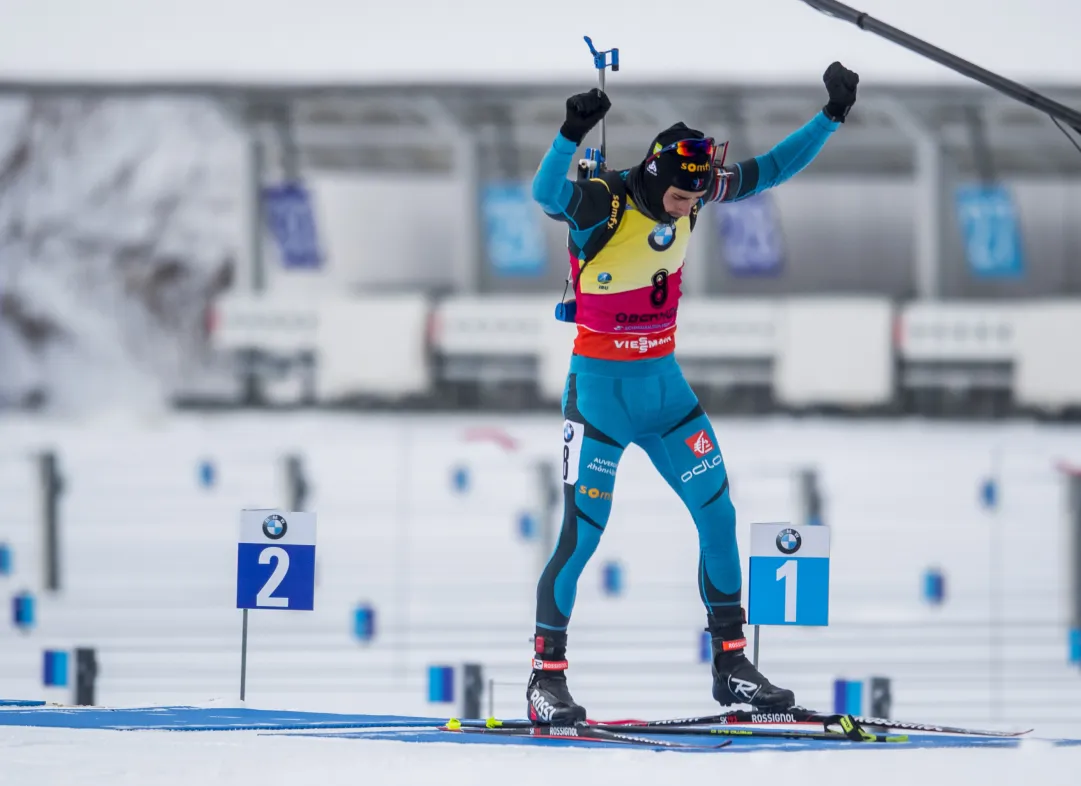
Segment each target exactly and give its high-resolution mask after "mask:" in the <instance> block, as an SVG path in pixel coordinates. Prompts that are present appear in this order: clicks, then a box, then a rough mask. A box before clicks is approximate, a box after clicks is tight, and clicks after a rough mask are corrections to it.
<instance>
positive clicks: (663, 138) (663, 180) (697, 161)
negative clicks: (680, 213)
mask: <svg viewBox="0 0 1081 786" xmlns="http://www.w3.org/2000/svg"><path fill="white" fill-rule="evenodd" d="M704 138H705V134H703V133H702V132H701V131H696V130H695V129H693V128H688V127H687V126H686V125H685V124H684V123H682V122H680V123H676V124H675V125H672V126H670V127H668V128H666V129H665V130H664V131H661V133H659V134H657V137H656V138H655V139H654V140H653V144H651V145H650V146H649V152H648V153H647V154H646V159H648V158H649V157H650V156H652V155H653V154H654V153H655V152H656V151H658V150H661V149H662V148H664V147H667V146H668V145H671V144H673V143H675V142H678V141H680V140H681V139H704ZM642 174H643V177H644V180H645V183H646V189H647V190H648V191H650V192H654V190H655V189H659V191H658V193H659V194H660V195H663V194H664V192H665V191H667V190H668V187H669V186H675V187H676V188H680V189H683V190H684V191H705V190H706V189H707V188H709V185H710V183H712V182H713V166H712V157H711V156H709V155H706V154H704V153H703V154H702V155H700V156H694V157H687V156H681V155H678V154H677V153H676V151H674V150H669V151H667V152H664V153H661V154H660V155H659V156H657V157H656V158H654V159H653V160H652V161H649V163H647V164H646V166H645V171H644V172H643V173H642ZM658 201H659V200H658Z"/></svg>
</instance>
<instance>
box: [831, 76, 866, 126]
mask: <svg viewBox="0 0 1081 786" xmlns="http://www.w3.org/2000/svg"><path fill="white" fill-rule="evenodd" d="M822 82H823V83H824V84H825V85H826V91H827V92H828V93H829V96H830V100H829V103H828V104H826V106H824V107H823V111H824V112H825V113H826V115H827V116H828V117H829V118H830V119H831V120H837V121H839V122H841V123H843V122H844V121H845V118H846V117H848V111H849V110H850V109H851V108H852V105H853V104H855V103H856V86H857V85H858V84H859V83H860V75H859V74H857V73H856V72H855V71H850V70H848V69H847V68H845V67H844V66H843V65H841V64H840V63H836V62H835V63H833V64H831V65H830V67H829V68H827V69H826V73H824V74H823V75H822Z"/></svg>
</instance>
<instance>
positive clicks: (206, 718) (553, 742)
mask: <svg viewBox="0 0 1081 786" xmlns="http://www.w3.org/2000/svg"><path fill="white" fill-rule="evenodd" d="M446 720H447V718H446V717H443V716H440V717H431V718H426V717H417V716H410V715H348V714H341V713H329V712H290V711H288V710H262V709H248V708H242V707H220V708H205V707H189V706H167V707H132V708H113V709H110V708H101V707H42V706H34V707H24V708H7V707H5V708H3V709H0V726H38V727H52V728H69V729H111V730H119V731H138V730H160V731H241V730H258V731H263V732H273V733H275V734H285V733H287V732H289V735H288V736H304V737H324V738H335V739H348V740H393V741H397V742H443V743H450V744H473V743H476V744H481V745H493V744H494V745H535V746H537V745H539V746H557V747H566V746H577V747H586V748H591V747H606V748H611V747H612V743H605V742H598V741H592V740H573V739H533V738H530V737H525V736H498V735H485V734H453V733H450V732H443V731H438V730H436V729H433V728H423V727H418V724H432V725H435V724H441V723H445V722H446ZM395 727H397V728H395ZM336 730H337V731H336ZM347 730H352V731H347ZM634 733H635V734H636V735H638V736H645V734H643V732H642V731H641V730H634ZM656 739H659V740H664V739H669V740H673V741H679V742H686V743H693V744H699V745H704V746H706V745H716V744H717V743H718V742H720V741H722V740H725V739H731V740H732V744H731V745H729V746H726V747H724V748H718V749H715V750H716V751H717V752H721V753H724V752H739V751H744V752H746V751H752V750H755V751H761V750H783V751H799V750H826V749H832V748H844V749H851V750H866V749H867V745H864V744H858V743H848V742H841V741H838V742H832V741H820V740H798V739H773V738H761V737H760V738H747V737H718V736H709V735H686V736H685V735H679V736H677V737H673V736H670V735H658V736H657V737H656ZM1022 739H1024V738H1021V739H1018V738H1013V739H1011V738H997V737H955V736H948V735H934V734H910V735H909V740H908V742H904V743H880V744H877V745H875V747H877V748H881V749H883V750H905V749H907V750H911V749H913V748H957V747H967V748H972V747H979V748H1012V747H1016V746H1018V745H1019V744H1020V743H1021V741H1022ZM1027 739H1033V738H1027ZM1050 742H1052V743H1053V744H1055V745H1063V746H1066V745H1069V746H1081V740H1050ZM868 745H870V743H868ZM640 750H642V749H641V748H640ZM644 750H649V748H645V749H644ZM654 750H666V749H665V748H663V747H660V746H658V747H657V748H655V749H654ZM678 752H695V753H698V752H712V751H709V750H708V749H705V748H702V749H698V750H693V749H692V750H690V751H678Z"/></svg>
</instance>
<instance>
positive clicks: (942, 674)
mask: <svg viewBox="0 0 1081 786" xmlns="http://www.w3.org/2000/svg"><path fill="white" fill-rule="evenodd" d="M477 425H482V426H486V427H493V426H494V427H499V428H502V429H504V430H505V431H506V433H507V434H509V435H510V436H512V437H513V438H514V439H515V440H517V442H518V447H517V449H516V450H514V451H512V452H509V453H506V452H504V450H503V448H500V447H498V446H496V445H494V444H491V443H474V442H469V441H468V440H467V439H466V435H467V433H468V432H469V430H470V428H471V427H474V426H477ZM560 426H561V420H560V419H559V418H558V416H552V417H521V416H500V417H490V418H483V417H475V416H474V417H445V416H430V417H405V416H394V415H372V416H358V415H352V414H311V413H298V414H283V415H280V416H267V415H259V414H246V415H220V416H196V415H185V416H168V417H161V418H159V417H150V416H148V417H145V418H143V419H141V420H136V419H132V418H116V417H114V418H106V419H96V420H86V419H84V420H76V419H68V420H60V419H38V418H32V417H25V416H20V417H19V418H8V419H5V420H0V490H2V491H3V493H2V494H0V540H3V541H5V542H8V543H9V544H11V545H12V547H13V549H14V553H15V573H14V575H12V576H10V577H6V578H4V577H0V593H3V594H4V595H5V596H9V595H10V594H12V593H14V592H15V591H18V590H19V589H23V588H28V589H35V590H36V589H38V588H39V585H40V581H41V572H40V564H41V551H40V542H39V540H38V536H37V532H38V530H37V528H36V521H37V519H36V516H37V505H38V500H37V497H36V492H35V489H36V478H35V475H34V472H35V470H34V465H33V464H32V462H31V460H30V456H31V455H32V453H33V452H34V451H36V450H40V449H44V448H53V449H55V450H56V451H57V453H58V455H59V458H60V466H61V472H62V473H63V474H64V477H65V482H66V490H65V493H64V496H63V498H62V499H63V503H62V513H63V530H62V531H63V540H62V556H61V559H62V565H63V577H64V588H63V591H62V592H61V593H59V594H57V595H56V596H49V595H48V594H46V593H39V608H38V614H39V618H40V619H39V626H38V628H36V629H35V630H34V631H33V632H31V633H29V634H27V635H17V634H16V633H15V632H14V631H12V630H11V628H10V627H8V626H7V624H6V622H5V623H4V624H3V625H2V626H0V697H5V698H45V699H48V700H51V701H61V702H64V701H70V693H69V692H68V690H66V689H60V688H44V687H42V685H41V657H42V656H41V652H42V650H43V649H45V648H50V647H53V648H64V649H67V648H71V647H76V646H95V647H96V648H97V650H98V658H99V663H100V666H101V674H100V677H99V680H98V691H99V693H98V703H99V704H104V705H109V706H118V705H126V706H131V705H162V704H186V703H191V704H201V703H204V702H208V701H212V702H217V703H220V704H225V705H227V706H228V705H229V703H230V702H236V701H237V688H238V678H239V635H240V612H238V611H237V610H236V608H235V598H234V586H235V554H236V538H237V529H238V525H237V514H238V511H239V509H240V508H241V507H245V506H259V507H266V506H273V505H279V504H282V497H283V492H282V484H281V475H280V472H281V464H280V458H281V456H282V455H283V454H284V453H286V452H290V451H296V452H297V453H299V454H300V455H302V456H303V457H304V459H305V462H306V466H307V470H308V473H309V480H310V481H311V484H312V489H311V496H310V505H309V507H310V508H311V509H314V510H316V511H317V513H318V515H319V530H318V544H319V545H318V547H317V548H318V564H319V567H318V584H317V590H316V592H317V594H316V610H315V611H313V612H302V613H295V614H287V613H271V612H254V613H253V614H252V615H251V623H250V625H251V631H250V637H251V638H250V650H249V672H248V685H247V688H248V702H249V704H250V705H252V706H260V707H268V708H276V709H306V710H320V711H348V712H391V713H397V714H420V715H437V716H442V715H448V716H449V715H452V714H457V713H458V707H457V704H456V703H455V704H439V703H436V704H432V703H429V702H428V701H427V683H426V679H427V667H428V666H429V665H430V664H441V663H442V664H447V665H452V666H453V665H459V664H461V663H463V662H469V661H475V662H479V663H481V664H483V666H484V668H485V673H486V677H491V678H493V679H495V680H496V691H495V706H494V710H495V712H496V714H498V715H501V716H503V717H508V716H511V717H520V715H521V712H522V707H521V686H522V681H523V679H524V677H525V674H526V672H527V665H526V659H527V657H528V655H527V653H528V651H529V650H528V647H529V643H528V638H529V635H530V634H531V632H532V602H533V600H532V596H533V591H534V587H535V580H536V575H537V571H538V570H539V568H540V565H541V564H542V562H543V560H544V558H545V557H546V553H545V551H544V548H543V547H542V545H541V544H540V543H538V542H537V541H534V540H529V539H525V538H523V537H522V536H521V535H520V533H519V518H520V516H521V514H522V513H523V512H532V513H533V514H536V513H537V512H538V511H539V510H540V500H541V499H542V498H543V493H542V491H541V490H540V488H539V485H538V483H537V475H536V473H537V468H536V464H535V462H536V460H537V459H540V458H550V457H551V456H552V455H553V454H554V453H556V451H557V450H558V447H559V444H560V443H559V439H560ZM716 427H717V431H718V434H719V438H720V440H721V447H722V449H723V450H724V451H725V455H726V460H727V462H728V465H729V468H730V472H731V477H732V488H733V495H734V500H735V502H736V506H737V510H738V511H739V516H740V522H741V526H740V538H741V546H742V548H743V549H744V551H743V553H744V564H746V553H747V552H746V539H747V527H748V525H749V523H750V522H751V521H761V520H778V519H794V518H795V517H796V516H797V515H798V511H797V506H796V494H795V488H796V484H795V482H794V477H795V476H794V473H795V471H796V470H798V469H799V468H800V467H803V466H808V465H812V466H815V467H816V468H817V469H818V471H819V473H820V477H821V482H822V487H823V492H824V494H825V513H826V520H827V522H828V523H829V525H830V526H831V527H832V529H833V533H834V542H833V551H832V563H833V570H832V586H833V591H832V595H831V604H832V606H831V619H830V626H829V627H828V628H825V629H820V628H819V629H793V628H770V629H767V630H765V631H764V632H763V650H762V653H763V666H764V669H765V670H766V671H767V673H768V674H769V675H770V676H771V677H772V678H773V679H775V680H777V681H778V682H782V683H784V684H789V685H791V686H792V687H793V688H794V689H795V690H796V691H797V696H798V697H799V698H800V699H801V700H802V701H803V702H804V703H806V704H810V705H814V706H819V707H826V708H828V707H830V706H831V705H832V700H831V689H832V681H833V679H834V678H836V677H846V678H848V679H865V678H867V677H869V676H873V675H877V674H883V675H886V676H890V677H891V679H892V680H893V697H894V712H893V715H894V716H895V717H900V718H906V717H907V718H908V719H911V720H920V721H934V722H939V723H965V724H967V725H985V726H995V727H1013V726H1017V725H1022V724H1024V725H1026V726H1027V725H1034V726H1036V729H1037V732H1036V735H1037V736H1041V737H1052V736H1072V737H1081V723H1079V720H1081V716H1079V713H1078V712H1077V709H1076V708H1077V707H1078V706H1081V674H1078V672H1077V670H1076V668H1070V667H1068V666H1067V664H1066V644H1065V641H1066V639H1065V620H1066V615H1067V610H1068V604H1067V586H1068V585H1067V580H1066V576H1067V574H1066V572H1065V565H1064V544H1065V537H1066V528H1065V519H1064V517H1063V500H1064V497H1063V487H1062V479H1061V477H1060V476H1059V474H1058V473H1057V472H1056V470H1055V469H1054V462H1055V461H1056V460H1057V459H1068V460H1072V461H1074V462H1075V463H1081V431H1079V430H1078V429H1077V428H1076V427H1068V426H1063V425H1057V424H1056V425H1046V426H1036V425H1031V424H1022V423H1012V424H999V425H994V426H989V425H951V424H926V423H920V422H897V423H885V422H873V423H871V422H829V421H819V420H792V419H787V418H777V419H765V420H759V421H742V420H728V419H717V420H716ZM204 460H205V461H208V462H210V463H211V464H212V465H213V467H214V469H215V473H216V474H215V483H214V484H213V485H212V486H210V487H204V486H202V485H201V484H200V481H199V478H200V473H199V466H200V463H201V462H202V461H204ZM459 468H465V469H467V471H468V476H469V478H470V483H469V485H468V489H467V490H466V491H465V492H460V491H456V490H455V487H454V484H453V483H452V478H453V477H454V474H455V472H456V470H458V469H459ZM996 471H997V472H998V473H999V477H1000V481H1001V487H1000V488H1001V505H1000V507H999V508H998V509H997V510H996V511H995V512H989V511H987V510H984V509H983V508H981V506H980V504H979V498H980V496H979V488H980V484H981V482H982V481H983V479H984V478H985V477H987V476H988V475H989V474H990V473H993V472H996ZM611 560H615V561H618V562H619V563H620V564H621V565H622V566H623V568H624V571H625V576H626V588H625V592H624V594H623V595H621V596H618V597H610V596H608V595H606V594H605V593H604V591H603V588H602V582H601V573H602V570H603V565H604V564H605V563H606V562H608V561H611ZM696 561H697V544H696V540H695V535H694V530H693V526H692V525H691V523H690V521H689V519H688V518H687V516H686V513H685V512H684V511H682V510H681V508H680V507H679V503H678V500H676V499H675V497H674V496H673V495H672V494H671V492H670V491H669V490H668V489H667V487H666V486H665V485H664V484H663V482H661V481H660V479H659V478H657V477H656V475H655V474H654V473H653V471H652V468H651V467H650V466H649V464H648V461H647V460H646V459H645V457H644V455H643V454H641V452H640V451H638V450H637V449H636V448H632V449H631V450H629V451H628V452H627V454H626V456H625V458H624V461H623V463H622V464H621V467H620V474H619V476H618V479H617V484H616V492H615V504H614V508H613V515H612V520H611V523H610V526H609V529H608V531H607V532H606V534H605V537H604V539H603V540H602V544H601V547H600V549H599V551H598V553H597V555H596V557H595V558H594V561H593V562H592V563H591V564H590V566H589V568H588V569H587V571H586V574H585V575H584V576H583V579H582V582H581V585H580V591H579V595H578V602H577V607H576V610H575V617H574V620H573V621H572V631H571V640H572V653H573V654H572V674H573V677H572V678H573V679H574V680H575V682H574V683H573V684H574V686H575V691H576V695H577V696H578V697H579V698H580V699H582V700H583V702H584V703H586V704H587V706H588V707H589V708H590V711H591V715H593V716H594V717H614V716H622V717H626V716H627V715H628V714H634V715H638V716H642V715H649V716H654V717H657V716H677V715H684V714H687V713H695V712H699V711H701V712H708V711H711V707H712V706H713V705H712V703H711V701H710V700H709V696H708V670H707V667H706V666H705V665H704V664H701V663H700V662H699V661H698V657H697V652H698V637H699V635H700V632H701V623H702V620H701V619H700V618H701V616H702V612H701V609H700V607H699V601H698V598H697V594H696V590H695V586H694V582H693V578H692V577H693V573H694V567H695V565H696ZM932 564H933V565H937V566H940V567H942V568H943V569H944V570H945V571H946V575H947V592H948V602H947V603H946V604H945V605H944V606H943V607H940V608H932V607H929V606H927V605H926V604H925V603H924V602H923V600H922V598H921V587H922V583H921V582H922V573H923V570H924V569H925V568H926V567H928V566H929V565H932ZM744 578H745V580H746V574H745V577H744ZM360 602H370V603H373V604H374V605H375V607H376V609H377V613H378V618H377V619H378V622H377V625H378V631H379V633H378V636H377V639H376V641H375V642H374V643H372V644H368V645H361V644H359V643H358V642H357V641H356V640H355V639H354V638H353V635H352V611H353V609H354V607H355V606H356V604H357V603H360ZM486 700H487V697H486ZM485 709H487V707H485ZM887 757H892V758H887ZM1079 764H1081V748H1051V747H1049V746H1048V745H1047V744H1046V743H1042V742H1040V741H1038V740H1032V741H1026V742H1025V743H1024V744H1022V745H1021V746H1020V748H1018V749H1016V750H971V749H967V750H925V751H907V752H896V751H889V752H881V753H872V752H868V751H865V750H859V751H855V750H844V751H821V752H800V753H798V754H797V753H780V752H755V753H739V754H734V755H728V754H724V753H721V754H716V755H692V754H679V753H653V752H635V751H597V750H590V751H585V750H563V749H558V750H553V749H543V750H533V749H520V748H518V747H517V746H507V747H504V746H472V745H470V746H459V745H444V744H416V743H403V742H386V741H367V740H364V741H361V740H350V739H327V738H311V737H309V738H287V737H283V736H263V735H260V734H258V733H255V732H246V731H245V732H240V731H238V732H207V733H203V732H191V733H179V732H106V731H90V730H58V729H52V730H49V729H33V728H12V727H0V783H2V784H7V783H11V784H16V783H18V784H35V785H36V784H52V783H57V784H67V783H80V784H87V785H88V786H98V785H99V784H101V785H102V786H104V784H109V786H113V784H123V783H139V784H146V783H154V784H167V783H180V782H183V783H185V784H190V783H191V782H193V781H198V780H200V779H202V780H204V781H206V782H211V783H218V782H223V783H224V782H229V783H230V784H237V783H247V782H251V783H263V782H274V783H285V782H291V781H293V780H301V779H303V780H305V781H311V782H319V783H326V784H330V783H339V782H340V783H346V782H348V783H355V782H358V781H360V780H363V781H364V782H375V783H418V784H420V783H432V782H436V781H438V782H440V783H466V782H470V783H475V782H483V781H484V780H486V779H499V780H500V781H511V780H513V781H514V782H516V783H517V782H521V783H534V782H535V783H546V784H547V783H551V782H553V781H554V782H583V783H585V782H596V781H604V782H613V781H617V780H618V781H619V782H621V783H651V784H653V783H659V782H680V781H686V780H689V779H696V780H697V779H703V778H711V777H717V776H718V775H721V776H722V777H725V778H726V779H729V778H735V779H739V778H743V779H747V780H750V779H752V778H756V777H758V778H761V777H763V776H765V777H767V778H768V779H770V780H777V779H784V778H791V779H797V778H798V779H799V780H800V781H801V782H804V783H811V784H815V783H819V782H822V783H825V782H827V781H828V782H830V783H836V782H838V780H841V781H845V780H851V779H855V778H859V779H871V778H873V779H874V780H875V781H876V782H881V783H898V784H902V783H904V784H906V786H907V784H911V783H912V782H913V781H914V780H916V779H919V780H921V781H923V782H927V783H943V784H959V783H980V784H997V783H1002V784H1006V783H1011V784H1012V783H1016V782H1018V781H1019V780H1021V779H1028V780H1030V781H1031V782H1032V783H1039V784H1068V783H1076V773H1077V772H1078V771H1079Z"/></svg>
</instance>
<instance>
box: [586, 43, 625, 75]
mask: <svg viewBox="0 0 1081 786" xmlns="http://www.w3.org/2000/svg"><path fill="white" fill-rule="evenodd" d="M582 37H583V38H585V40H586V45H587V46H588V47H589V51H590V53H591V54H592V55H593V66H594V68H596V69H597V70H598V71H603V70H604V69H605V68H607V67H608V66H611V67H612V70H613V71H618V70H619V49H618V48H617V49H606V50H604V51H602V52H598V51H597V49H596V47H594V46H593V40H592V39H591V38H590V37H589V36H582ZM608 55H610V57H608Z"/></svg>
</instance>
